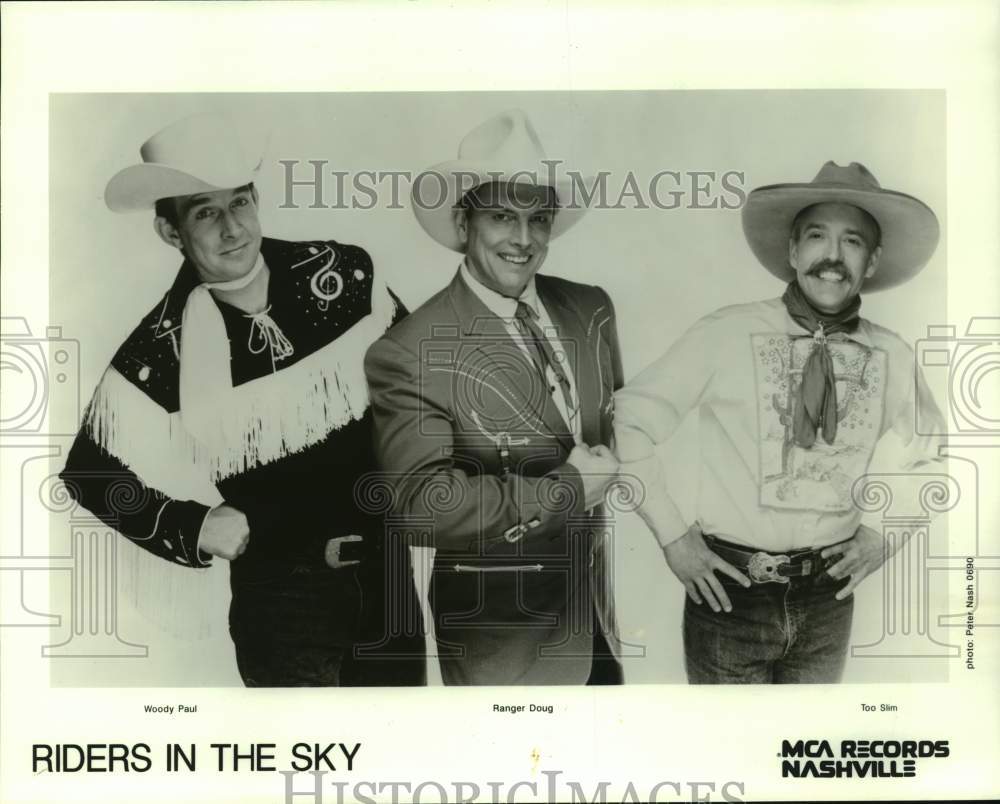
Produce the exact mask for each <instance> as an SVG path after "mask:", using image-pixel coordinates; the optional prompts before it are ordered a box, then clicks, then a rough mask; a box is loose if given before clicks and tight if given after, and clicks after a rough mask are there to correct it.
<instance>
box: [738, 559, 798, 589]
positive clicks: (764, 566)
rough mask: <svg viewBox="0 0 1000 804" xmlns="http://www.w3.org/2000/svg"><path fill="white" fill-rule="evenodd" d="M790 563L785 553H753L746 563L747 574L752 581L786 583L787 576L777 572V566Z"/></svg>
mask: <svg viewBox="0 0 1000 804" xmlns="http://www.w3.org/2000/svg"><path fill="white" fill-rule="evenodd" d="M791 563H792V561H791V559H790V558H789V557H788V556H785V555H780V556H772V555H771V554H770V553H754V554H753V555H752V556H750V563H749V564H747V574H748V575H749V576H750V580H751V581H753V582H754V583H788V578H786V577H785V576H784V575H779V574H778V567H780V566H782V565H783V564H791Z"/></svg>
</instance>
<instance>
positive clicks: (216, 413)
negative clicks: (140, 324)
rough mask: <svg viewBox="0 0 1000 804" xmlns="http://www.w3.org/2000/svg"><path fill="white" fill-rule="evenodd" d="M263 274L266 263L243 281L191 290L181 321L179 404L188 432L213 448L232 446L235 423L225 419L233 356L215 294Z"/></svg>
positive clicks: (206, 284)
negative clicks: (213, 294) (232, 424)
mask: <svg viewBox="0 0 1000 804" xmlns="http://www.w3.org/2000/svg"><path fill="white" fill-rule="evenodd" d="M263 269H264V258H263V256H262V255H261V254H258V255H257V262H256V263H255V264H254V266H253V268H251V269H250V271H249V272H247V273H246V274H245V275H244V276H241V277H240V278H239V279H233V280H230V281H228V282H203V283H202V284H200V285H198V287H196V288H195V289H194V290H192V291H191V293H190V295H189V296H188V298H187V303H186V304H185V305H184V316H183V319H182V321H181V326H182V330H181V333H182V334H181V367H180V403H181V421H182V422H183V424H184V429H185V430H187V431H188V432H189V433H190V434H191V435H193V436H194V437H195V438H197V439H198V440H199V441H201V442H202V443H203V444H204V445H206V446H209V447H218V446H220V445H222V444H226V443H233V438H234V437H236V438H239V436H240V434H239V433H231V432H229V430H230V429H231V427H228V426H227V425H229V424H231V423H232V418H231V417H228V416H227V415H226V409H227V404H226V403H227V401H228V397H229V396H230V395H231V394H232V391H233V374H232V367H231V365H230V360H231V354H230V349H229V336H228V335H226V324H225V322H224V321H223V320H222V313H221V312H220V311H219V308H218V306H217V305H216V303H215V300H214V299H213V298H212V293H211V291H212V290H240V289H242V288H245V287H247V286H248V285H249V284H250V283H251V282H253V281H254V280H255V279H256V278H257V277H258V276H259V275H260V272H261V271H262V270H263Z"/></svg>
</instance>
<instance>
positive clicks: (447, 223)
mask: <svg viewBox="0 0 1000 804" xmlns="http://www.w3.org/2000/svg"><path fill="white" fill-rule="evenodd" d="M554 162H555V160H551V161H549V162H548V163H546V157H545V151H544V150H543V148H542V143H541V141H540V140H539V139H538V134H536V133H535V129H534V126H532V125H531V121H530V120H528V117H527V115H526V114H525V113H524V112H522V111H521V110H520V109H511V110H510V111H507V112H504V113H503V114H499V115H497V116H496V117H492V118H490V119H489V120H487V121H486V122H485V123H482V124H481V125H479V126H476V128H474V129H472V131H470V132H469V133H468V134H466V135H465V137H464V138H463V139H462V142H461V144H460V145H459V146H458V159H452V160H450V161H447V162H441V163H439V164H437V165H434V167H431V168H428V169H427V170H425V171H423V172H422V173H420V174H419V175H418V176H417V177H416V178H415V179H414V181H413V187H412V189H411V191H410V200H411V202H412V206H413V212H414V214H415V215H416V216H417V221H418V222H419V223H420V225H421V226H423V227H424V231H426V232H427V234H429V235H430V236H431V237H433V238H434V239H435V240H437V242H439V243H440V244H441V245H443V246H445V247H446V248H450V249H451V250H452V251H461V250H462V247H461V243H460V241H459V239H458V233H457V232H456V230H455V223H454V216H453V210H454V208H455V205H456V204H457V203H458V202H459V201H460V200H461V199H462V196H463V195H465V193H467V192H468V191H469V190H471V189H473V188H475V187H478V186H479V185H480V184H486V183H488V182H511V181H513V182H516V183H523V184H532V185H536V186H541V187H546V186H548V187H552V188H553V189H554V190H555V191H556V196H557V197H558V201H559V208H558V211H557V212H556V215H555V218H554V219H553V221H552V231H551V234H550V235H549V236H550V238H554V237H558V236H559V235H561V234H562V233H563V232H565V231H566V230H567V229H569V228H570V227H571V226H572V225H573V224H574V223H576V222H577V221H578V220H580V218H581V217H583V215H584V213H586V211H587V207H586V206H585V205H584V204H582V203H578V202H577V199H576V195H577V194H576V193H575V192H574V183H573V181H572V180H571V178H570V176H569V175H568V174H567V172H566V171H564V170H560V169H559V165H556V164H553V163H554ZM587 179H588V177H585V176H580V177H579V179H578V181H583V182H586V181H587ZM588 186H589V185H588Z"/></svg>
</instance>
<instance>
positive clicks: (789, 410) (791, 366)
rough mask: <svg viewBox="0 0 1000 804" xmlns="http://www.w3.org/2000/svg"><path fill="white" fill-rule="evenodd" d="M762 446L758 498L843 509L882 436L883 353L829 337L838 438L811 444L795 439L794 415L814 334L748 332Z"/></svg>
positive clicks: (780, 503) (808, 507) (782, 504)
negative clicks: (804, 444) (830, 441)
mask: <svg viewBox="0 0 1000 804" xmlns="http://www.w3.org/2000/svg"><path fill="white" fill-rule="evenodd" d="M750 337H751V344H752V347H753V355H754V380H755V383H754V385H755V391H756V395H757V425H758V435H759V447H760V467H759V474H758V487H759V491H760V504H761V505H762V506H768V507H772V508H791V509H806V510H813V511H830V512H833V511H847V510H850V508H851V507H852V502H851V487H852V486H853V485H854V481H855V480H856V479H857V478H858V477H860V476H861V475H863V474H864V473H865V471H867V468H868V463H869V461H870V460H871V456H872V452H873V451H874V449H875V444H876V442H877V441H878V438H879V435H880V427H881V422H882V411H883V407H884V404H885V376H886V365H887V362H886V354H885V352H883V351H881V350H879V349H871V348H868V347H867V346H864V345H862V344H860V343H856V342H854V341H851V340H847V339H846V338H830V339H829V340H828V342H827V346H828V348H829V350H830V355H831V357H832V359H833V365H834V375H835V378H836V384H837V437H836V438H835V439H834V442H833V443H832V444H827V443H826V442H825V441H824V440H823V437H822V435H820V436H818V437H817V439H816V443H815V444H813V446H812V447H810V448H809V449H803V448H801V447H798V446H796V445H795V443H794V440H793V433H792V414H793V412H794V410H795V405H796V403H797V401H798V395H799V393H800V386H801V381H802V367H803V365H804V364H805V361H806V358H807V357H808V356H809V352H810V350H811V349H813V348H814V347H815V341H814V339H813V338H812V337H809V336H806V337H799V338H793V337H791V336H789V335H783V334H780V335H779V334H770V333H769V334H755V335H751V336H750Z"/></svg>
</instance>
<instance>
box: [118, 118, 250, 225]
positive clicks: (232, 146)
mask: <svg viewBox="0 0 1000 804" xmlns="http://www.w3.org/2000/svg"><path fill="white" fill-rule="evenodd" d="M139 154H140V155H141V156H142V164H140V165H132V166H131V167H127V168H125V169H124V170H120V171H119V172H118V173H116V174H115V175H114V176H113V177H112V178H111V181H109V182H108V186H107V187H106V188H105V190H104V201H105V203H106V204H107V205H108V208H109V209H111V210H112V211H113V212H133V211H136V210H141V209H152V208H153V205H154V204H155V203H156V201H158V200H159V199H161V198H170V197H173V196H178V195H194V194H195V193H208V192H213V191H215V190H230V189H232V188H234V187H242V186H243V185H245V184H249V183H250V182H252V181H253V180H254V178H255V176H256V174H257V170H258V168H260V163H261V160H260V159H257V160H252V159H248V158H247V156H246V154H245V153H244V151H243V144H242V142H241V140H240V136H239V132H238V131H237V130H236V127H235V126H234V125H233V124H232V122H231V121H230V120H229V119H228V118H226V117H224V116H222V115H219V114H197V115H192V116H191V117H186V118H184V119H183V120H179V121H177V122H176V123H173V124H172V125H169V126H167V127H166V128H165V129H163V130H162V131H160V132H157V133H156V134H154V135H153V136H152V137H150V138H149V139H148V140H146V141H145V142H144V143H143V144H142V147H141V148H140V149H139Z"/></svg>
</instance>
